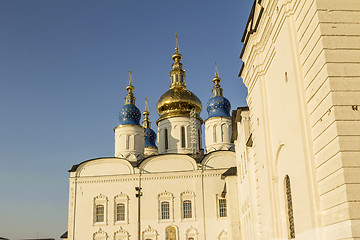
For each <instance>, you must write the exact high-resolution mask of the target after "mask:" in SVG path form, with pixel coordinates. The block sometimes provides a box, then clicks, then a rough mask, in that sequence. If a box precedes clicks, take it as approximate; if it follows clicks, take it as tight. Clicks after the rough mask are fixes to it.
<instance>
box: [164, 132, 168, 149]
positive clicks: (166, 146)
mask: <svg viewBox="0 0 360 240" xmlns="http://www.w3.org/2000/svg"><path fill="white" fill-rule="evenodd" d="M164 137H165V150H167V149H168V148H169V142H168V141H169V140H168V130H167V129H165V132H164Z"/></svg>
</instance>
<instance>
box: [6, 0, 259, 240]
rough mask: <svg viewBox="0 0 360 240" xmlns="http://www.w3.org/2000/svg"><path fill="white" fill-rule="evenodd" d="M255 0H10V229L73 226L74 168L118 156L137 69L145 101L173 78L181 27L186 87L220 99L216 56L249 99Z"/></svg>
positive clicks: (229, 83)
mask: <svg viewBox="0 0 360 240" xmlns="http://www.w3.org/2000/svg"><path fill="white" fill-rule="evenodd" d="M252 2H253V1H252V0H237V1H235V0H223V1H221V0H207V1H205V0H197V1H194V0H184V1H171V0H163V1H160V0H159V1H157V0H153V1H130V0H97V1H95V0H83V1H80V0H77V1H74V0H62V1H48V0H33V1H25V0H23V1H18V0H0V163H1V166H0V191H1V192H0V196H1V200H0V236H1V237H7V238H10V239H12V240H13V239H20V238H34V237H37V236H38V237H39V238H40V237H54V238H55V239H59V236H60V235H61V234H62V233H64V232H65V231H66V230H67V211H68V210H67V205H68V176H69V174H68V172H67V170H68V169H70V168H71V166H72V165H73V164H77V163H79V162H82V161H84V160H87V159H91V158H95V157H103V156H113V154H114V135H113V128H114V127H115V126H117V125H118V112H119V110H120V108H121V107H122V106H123V103H124V97H125V94H126V90H125V86H126V85H127V82H128V79H129V75H128V70H129V68H131V69H132V73H133V85H134V86H135V91H134V93H135V97H136V98H137V99H136V105H137V106H138V108H139V109H140V110H141V111H143V110H144V98H145V96H147V97H148V101H149V108H150V113H151V115H150V119H151V121H152V123H153V124H152V128H153V129H154V130H156V123H155V122H156V119H157V117H158V115H157V113H156V108H155V106H156V102H157V100H158V99H159V97H160V96H161V94H162V93H164V92H165V91H166V90H167V89H168V88H169V85H170V79H169V71H170V70H171V64H172V60H171V55H172V54H173V53H174V47H175V37H174V33H175V32H178V36H179V48H180V53H181V54H182V55H183V60H182V63H183V66H184V69H185V70H186V83H187V86H188V89H190V90H191V91H192V92H194V93H195V94H196V95H197V96H198V97H199V98H200V99H201V101H202V104H203V110H202V114H201V116H202V118H203V119H206V118H207V113H206V109H205V106H206V102H207V101H208V100H209V99H210V98H211V89H212V85H213V84H212V82H211V80H212V78H213V76H214V61H215V60H216V61H217V64H218V69H219V74H220V77H221V78H222V82H221V85H222V87H223V89H224V96H225V97H227V98H228V99H229V100H230V102H231V104H232V109H236V107H239V106H244V105H246V94H247V91H246V88H245V87H244V85H243V83H242V79H240V78H238V77H237V75H238V73H239V70H240V67H241V60H240V59H239V55H240V52H241V48H242V43H241V37H242V33H243V31H244V27H245V24H246V21H247V18H248V15H249V13H250V8H251V5H252Z"/></svg>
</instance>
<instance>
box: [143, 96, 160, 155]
mask: <svg viewBox="0 0 360 240" xmlns="http://www.w3.org/2000/svg"><path fill="white" fill-rule="evenodd" d="M143 115H144V121H143V123H142V125H143V128H144V137H145V148H146V147H153V148H157V146H156V144H155V142H156V133H155V132H154V130H152V129H151V128H150V127H151V126H150V124H151V122H150V120H149V115H150V112H149V111H148V105H147V98H145V111H144V112H143Z"/></svg>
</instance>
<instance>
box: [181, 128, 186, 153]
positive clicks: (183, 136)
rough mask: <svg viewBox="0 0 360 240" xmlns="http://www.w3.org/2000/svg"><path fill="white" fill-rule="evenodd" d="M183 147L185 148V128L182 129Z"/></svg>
mask: <svg viewBox="0 0 360 240" xmlns="http://www.w3.org/2000/svg"><path fill="white" fill-rule="evenodd" d="M181 147H182V148H184V147H185V127H181Z"/></svg>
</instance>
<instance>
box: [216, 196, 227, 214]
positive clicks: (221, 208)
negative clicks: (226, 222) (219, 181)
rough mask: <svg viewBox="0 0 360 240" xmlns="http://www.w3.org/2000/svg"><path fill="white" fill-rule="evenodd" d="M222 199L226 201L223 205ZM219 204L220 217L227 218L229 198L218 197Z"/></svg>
mask: <svg viewBox="0 0 360 240" xmlns="http://www.w3.org/2000/svg"><path fill="white" fill-rule="evenodd" d="M221 201H225V206H221V204H222V203H221ZM217 204H218V217H219V218H226V217H227V216H228V213H227V209H228V207H227V199H226V198H222V197H218V199H217ZM223 209H225V211H222V210H223ZM224 213H225V214H224ZM223 214H224V215H223Z"/></svg>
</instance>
